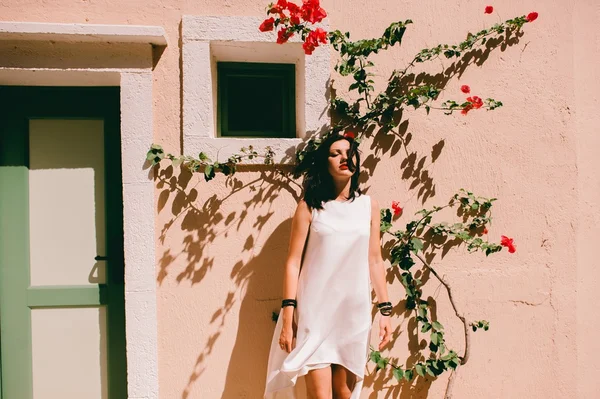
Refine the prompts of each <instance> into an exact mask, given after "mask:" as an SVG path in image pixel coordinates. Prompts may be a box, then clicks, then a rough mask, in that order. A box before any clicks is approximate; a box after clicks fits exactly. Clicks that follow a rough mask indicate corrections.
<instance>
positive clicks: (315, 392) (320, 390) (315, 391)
mask: <svg viewBox="0 0 600 399" xmlns="http://www.w3.org/2000/svg"><path fill="white" fill-rule="evenodd" d="M307 393H308V397H309V399H332V398H331V388H326V387H314V386H313V387H310V388H308V387H307Z"/></svg>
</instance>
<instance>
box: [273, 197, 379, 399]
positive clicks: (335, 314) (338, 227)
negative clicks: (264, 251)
mask: <svg viewBox="0 0 600 399" xmlns="http://www.w3.org/2000/svg"><path fill="white" fill-rule="evenodd" d="M370 225H371V198H370V197H369V196H368V195H357V196H356V197H355V199H354V201H335V200H332V201H328V202H326V203H324V204H323V209H320V210H317V209H313V210H312V222H311V224H310V229H309V235H308V242H307V244H306V245H307V246H306V250H305V254H304V258H303V261H302V267H301V271H300V276H299V278H298V290H297V296H296V299H297V300H298V307H297V309H296V311H295V312H294V317H295V320H296V322H297V326H298V330H297V334H296V346H295V348H294V349H293V350H292V351H291V352H290V353H289V354H288V353H287V352H286V351H285V350H283V349H281V348H280V346H279V336H280V334H281V329H282V321H283V320H282V319H283V317H279V319H278V321H277V325H276V327H275V332H274V334H273V340H272V342H271V350H270V354H269V363H268V367H267V381H266V388H265V395H264V397H265V398H267V399H275V398H277V399H280V398H295V394H294V389H293V388H294V385H295V384H296V380H297V379H298V377H300V376H303V375H305V374H306V373H308V371H309V370H312V369H318V368H322V367H327V366H329V365H331V364H339V365H342V366H344V367H345V368H346V369H348V370H349V371H351V372H352V373H353V374H355V375H356V385H355V387H354V389H353V391H352V396H351V399H358V398H359V397H360V391H361V389H362V385H363V378H364V370H365V366H366V363H367V360H368V352H369V340H370V333H371V323H372V320H371V307H372V305H371V285H370V275H369V261H368V259H369V258H368V253H369V236H370V231H371V230H370Z"/></svg>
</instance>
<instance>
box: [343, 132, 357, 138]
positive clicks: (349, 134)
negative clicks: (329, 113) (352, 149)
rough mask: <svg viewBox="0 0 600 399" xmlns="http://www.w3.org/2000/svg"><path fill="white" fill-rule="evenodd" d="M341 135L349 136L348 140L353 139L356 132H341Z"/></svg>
mask: <svg viewBox="0 0 600 399" xmlns="http://www.w3.org/2000/svg"><path fill="white" fill-rule="evenodd" d="M343 136H344V137H347V138H349V139H350V140H354V139H355V138H356V133H354V132H345V133H344V134H343Z"/></svg>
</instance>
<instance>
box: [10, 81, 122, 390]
mask: <svg viewBox="0 0 600 399" xmlns="http://www.w3.org/2000/svg"><path fill="white" fill-rule="evenodd" d="M119 126H120V113H119V88H118V87H93V88H83V87H16V86H14V87H9V86H0V351H1V352H0V359H1V360H0V367H1V369H0V376H1V390H0V392H1V397H2V399H17V398H18V399H46V398H47V399H55V398H61V399H71V398H72V399H75V398H76V399H82V398H86V399H95V398H98V399H107V398H110V399H123V398H126V397H127V395H126V385H127V382H126V359H125V311H124V269H123V266H124V263H123V215H122V213H123V211H122V184H121V151H120V132H119Z"/></svg>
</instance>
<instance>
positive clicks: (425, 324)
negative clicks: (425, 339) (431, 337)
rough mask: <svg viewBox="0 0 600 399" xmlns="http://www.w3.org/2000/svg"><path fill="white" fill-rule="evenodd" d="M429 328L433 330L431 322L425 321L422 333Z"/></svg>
mask: <svg viewBox="0 0 600 399" xmlns="http://www.w3.org/2000/svg"><path fill="white" fill-rule="evenodd" d="M429 330H431V324H430V323H423V327H422V328H421V332H422V333H426V332H427V331H429Z"/></svg>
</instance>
